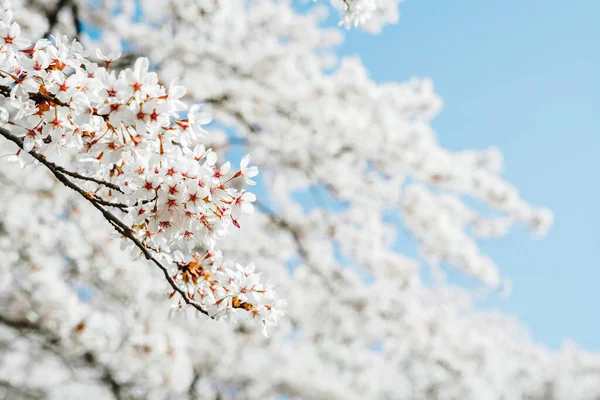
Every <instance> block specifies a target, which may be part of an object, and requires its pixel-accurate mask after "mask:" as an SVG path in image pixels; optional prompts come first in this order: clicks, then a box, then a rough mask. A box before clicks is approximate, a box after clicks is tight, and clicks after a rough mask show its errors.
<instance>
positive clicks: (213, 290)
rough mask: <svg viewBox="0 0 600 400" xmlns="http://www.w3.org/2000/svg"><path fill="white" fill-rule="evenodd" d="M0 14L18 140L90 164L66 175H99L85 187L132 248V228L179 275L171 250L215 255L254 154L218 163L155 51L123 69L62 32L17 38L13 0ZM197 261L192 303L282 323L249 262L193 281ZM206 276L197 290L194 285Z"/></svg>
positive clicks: (2, 66)
mask: <svg viewBox="0 0 600 400" xmlns="http://www.w3.org/2000/svg"><path fill="white" fill-rule="evenodd" d="M1 12H2V15H1V22H0V93H1V94H2V95H4V96H5V97H7V98H9V99H10V100H9V107H8V108H9V109H11V111H12V112H9V111H6V110H4V111H3V114H4V115H5V116H6V118H5V119H6V126H7V127H8V128H9V130H10V131H11V133H12V134H14V135H17V136H18V137H19V138H21V139H22V141H23V149H24V150H25V151H26V152H34V153H36V154H39V155H42V156H44V157H53V156H55V155H57V154H61V153H64V152H67V153H69V154H71V156H72V158H73V159H74V160H75V161H74V162H73V166H75V167H77V168H78V169H79V170H81V171H83V172H82V173H69V175H71V176H74V177H76V178H78V179H80V180H83V181H84V182H85V183H84V184H86V185H88V186H86V188H87V187H91V186H92V185H91V184H90V183H89V182H90V181H93V182H94V187H93V188H90V189H89V191H86V192H85V197H87V199H88V200H90V201H92V202H95V203H96V204H99V205H102V206H104V207H107V208H111V210H114V212H115V213H116V214H118V215H119V216H120V218H121V219H122V221H123V222H124V223H125V224H127V227H128V231H127V232H126V231H124V230H123V229H121V228H118V226H117V228H118V229H117V230H118V232H119V233H121V234H123V236H124V240H125V242H124V243H126V246H128V247H130V248H133V250H134V251H135V252H139V250H140V249H139V248H136V247H135V246H134V243H133V242H132V241H128V240H127V238H126V237H129V239H132V238H135V239H137V240H138V242H139V243H141V244H142V245H143V247H144V248H145V249H147V250H148V251H151V252H152V254H153V255H155V256H156V257H157V259H160V260H162V261H165V262H167V263H168V264H169V265H170V269H171V272H173V274H175V275H177V274H178V273H179V272H177V271H181V268H182V266H181V265H183V264H181V263H180V264H174V262H173V261H174V257H175V258H178V259H181V258H182V255H183V254H192V253H193V251H194V249H195V248H198V247H200V248H202V249H205V250H206V253H205V256H206V255H207V254H214V252H215V246H216V242H217V241H218V240H219V239H220V238H222V237H224V236H225V235H226V234H227V231H228V229H229V228H230V227H231V226H235V227H237V228H239V227H240V222H239V220H240V218H241V217H242V215H243V214H249V213H252V211H253V206H252V202H253V201H255V200H256V197H255V196H254V195H253V194H252V193H250V192H247V191H245V189H238V188H237V187H239V186H241V182H237V183H235V186H236V187H234V182H235V181H242V180H243V181H245V182H246V183H247V184H249V185H252V184H255V182H254V181H252V177H254V176H256V175H257V174H258V169H257V168H256V167H254V166H249V162H250V158H249V157H248V156H246V157H244V158H243V159H242V161H241V164H240V168H239V169H238V170H237V171H231V164H230V163H229V162H227V163H224V164H222V165H220V166H219V165H218V164H217V155H216V153H215V152H214V151H212V150H211V149H205V147H204V146H203V145H202V144H200V143H199V142H200V140H201V138H202V137H203V136H204V135H205V134H206V132H205V131H204V129H203V128H202V125H204V124H206V123H208V122H210V116H209V115H208V114H207V113H205V112H202V111H201V110H200V107H199V106H196V105H194V106H191V107H188V106H187V105H186V104H185V103H184V102H183V101H182V98H183V96H184V95H185V93H186V91H185V89H184V88H183V87H181V86H178V85H176V84H171V85H170V86H169V88H168V89H167V88H165V87H163V86H162V85H161V84H160V83H159V80H158V76H157V75H156V73H154V72H151V71H150V70H149V61H148V59H146V58H140V59H138V60H137V61H136V63H135V66H134V67H133V69H126V70H123V71H121V72H119V73H116V72H115V71H114V70H112V69H111V64H113V61H114V60H115V59H117V58H118V54H109V55H104V54H103V53H102V52H101V51H97V53H96V55H97V58H98V59H100V60H101V63H100V65H98V64H97V63H95V62H92V61H90V60H89V59H88V58H87V57H86V52H85V51H84V49H83V47H82V46H81V44H79V43H78V42H77V41H72V42H69V41H68V39H67V38H66V37H63V36H56V37H55V38H54V40H53V41H50V40H47V39H40V40H37V41H36V42H35V43H33V44H32V43H31V42H29V41H28V40H26V39H24V38H23V37H21V30H20V27H19V24H17V23H16V22H14V21H13V17H12V12H11V10H10V7H9V6H8V5H7V4H6V3H4V4H3V5H2V10H1ZM17 156H18V157H19V158H21V159H25V158H26V157H27V153H25V152H22V151H21V150H19V151H18V152H17ZM125 233H128V234H130V235H131V236H128V235H126V234H125ZM138 247H139V246H138ZM205 258H208V257H207V256H206V257H205ZM194 260H195V259H194ZM190 262H191V263H196V262H197V261H190ZM213 264H214V263H213ZM190 265H192V264H190V263H189V262H188V263H187V266H188V269H187V270H185V271H187V272H185V273H183V275H182V276H181V278H182V279H183V281H184V283H185V284H186V287H187V292H188V296H189V299H187V300H188V301H187V302H190V301H189V300H191V301H193V302H196V304H197V305H199V307H201V309H202V310H205V311H207V310H210V311H207V312H208V313H209V315H211V316H213V317H215V318H220V317H222V316H227V317H229V318H231V317H233V316H234V314H237V313H234V311H237V310H244V311H246V313H247V315H248V316H249V317H250V318H253V319H256V320H258V321H261V322H262V324H263V326H265V327H266V326H267V325H276V323H277V318H278V317H279V316H280V315H282V312H281V311H280V310H279V309H278V308H276V307H275V308H274V307H272V306H271V305H272V304H273V303H274V301H275V292H274V291H273V288H272V286H271V285H266V286H264V287H263V286H260V285H259V284H258V282H259V275H258V274H256V273H255V272H254V268H253V267H252V268H250V267H247V268H245V269H241V271H242V272H243V274H242V275H240V277H238V275H239V274H240V273H241V272H240V270H239V269H238V270H236V269H235V268H234V269H230V268H228V267H227V266H226V265H227V264H224V265H223V266H218V267H214V265H213V267H214V270H213V271H211V273H210V276H213V275H214V278H213V279H209V275H208V274H204V275H203V277H204V279H202V280H197V279H191V278H190V276H195V275H194V274H195V273H197V272H199V270H198V268H195V267H194V268H192V267H190ZM194 265H195V264H194ZM190 271H193V272H190ZM203 271H204V270H203ZM190 274H192V275H190ZM225 275H227V276H229V277H231V278H232V279H224V278H223V276H225ZM242 278H243V279H242ZM206 282H209V283H208V284H205V283H206ZM200 283H202V285H200V286H199V287H197V288H196V290H193V289H192V288H191V287H189V286H190V285H197V284H198V285H199V284H200ZM250 284H251V285H250ZM248 285H250V286H248ZM209 292H210V293H209ZM180 293H182V292H180ZM248 296H250V297H248ZM183 300H186V299H183ZM278 304H279V305H281V304H282V302H281V301H280V302H279V303H278Z"/></svg>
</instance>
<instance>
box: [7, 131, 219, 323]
mask: <svg viewBox="0 0 600 400" xmlns="http://www.w3.org/2000/svg"><path fill="white" fill-rule="evenodd" d="M0 135H2V136H4V137H5V138H6V139H8V140H10V141H11V142H13V143H15V144H16V145H17V146H19V148H21V149H22V150H24V147H23V140H22V139H21V138H19V137H18V136H15V135H13V134H12V133H11V132H10V131H8V130H7V129H5V128H0ZM29 154H30V155H31V156H32V157H33V158H35V159H36V160H37V161H39V162H40V163H41V164H43V165H44V166H45V167H46V168H48V169H49V170H50V172H52V174H53V175H54V176H55V177H56V179H58V180H59V181H60V182H61V183H62V184H63V185H65V186H66V187H68V188H70V189H72V190H74V191H75V192H77V193H79V194H80V195H81V196H82V197H84V198H85V199H87V201H89V202H90V203H91V204H92V205H93V206H94V207H95V208H96V209H97V210H98V211H100V213H102V216H104V218H105V219H106V220H107V221H109V222H110V223H111V224H112V225H113V227H115V229H116V230H117V232H119V233H120V234H121V235H123V236H124V237H126V238H127V239H129V240H131V241H132V242H133V244H135V246H136V247H137V248H138V249H139V250H140V251H141V252H142V254H143V255H144V256H145V257H146V259H147V260H150V261H152V262H153V263H154V264H155V265H156V266H157V267H158V268H160V270H161V271H162V272H163V275H164V276H165V279H166V280H167V282H169V285H170V286H171V287H172V288H173V290H175V291H176V292H177V293H179V294H180V295H181V297H182V298H183V300H184V301H185V303H187V304H189V305H191V306H192V307H194V308H195V309H196V310H198V311H199V312H201V313H202V314H204V315H208V316H210V315H209V313H208V311H206V310H205V309H204V308H203V307H202V306H201V305H200V304H199V303H197V302H196V301H194V300H192V299H190V298H189V297H188V296H187V293H186V292H185V291H184V290H183V289H181V288H180V287H179V286H178V285H177V283H176V282H175V281H174V280H173V278H172V277H171V275H170V274H169V270H168V269H167V267H166V266H164V265H163V264H162V263H161V262H160V261H158V260H157V259H156V258H155V257H154V256H153V255H152V254H151V253H150V251H149V250H148V249H147V248H146V246H145V245H144V244H143V243H142V242H141V241H140V240H139V239H138V238H137V237H136V236H135V234H134V232H133V230H132V229H131V228H130V227H128V226H127V225H125V224H124V223H123V222H121V220H120V219H119V218H117V217H116V216H115V215H114V214H112V213H111V212H110V211H108V210H107V209H106V208H104V206H103V205H102V204H101V203H100V202H99V201H98V199H97V198H96V196H94V195H93V194H92V193H90V192H88V191H85V190H84V189H82V188H80V187H79V186H78V185H76V184H75V183H73V182H71V181H70V180H69V179H68V178H67V176H66V175H65V174H64V173H62V172H61V171H59V170H58V169H57V168H56V167H57V166H56V164H54V163H53V162H50V161H48V160H47V159H46V157H45V156H43V155H41V154H38V153H37V152H35V151H33V150H32V151H29ZM211 318H212V317H211Z"/></svg>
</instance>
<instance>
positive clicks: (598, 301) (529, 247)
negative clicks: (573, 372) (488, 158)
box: [338, 0, 600, 350]
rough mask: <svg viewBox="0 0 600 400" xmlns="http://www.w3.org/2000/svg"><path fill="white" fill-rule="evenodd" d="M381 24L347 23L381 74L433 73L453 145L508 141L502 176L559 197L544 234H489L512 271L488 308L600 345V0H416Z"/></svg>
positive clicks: (531, 194)
mask: <svg viewBox="0 0 600 400" xmlns="http://www.w3.org/2000/svg"><path fill="white" fill-rule="evenodd" d="M400 11H401V18H400V22H399V24H397V25H394V26H390V27H387V28H386V29H385V30H384V31H383V32H382V34H380V35H369V34H366V33H364V32H360V31H351V32H349V34H348V36H347V39H346V42H345V43H344V45H343V46H342V47H341V48H340V50H339V52H338V53H339V54H340V55H353V54H359V55H360V56H361V58H362V60H363V62H364V64H365V65H366V66H367V68H368V70H369V71H370V72H371V76H372V77H373V79H375V80H377V81H382V82H383V81H402V80H406V79H408V78H410V77H413V76H418V77H423V76H427V77H431V78H432V79H433V80H434V82H435V87H436V91H437V93H438V94H440V95H441V96H442V98H443V100H444V107H443V109H442V112H441V114H440V115H439V116H438V117H437V118H436V119H435V120H434V121H433V126H434V128H435V129H436V131H437V133H438V137H439V140H440V141H441V143H442V144H443V145H444V146H445V147H446V148H449V149H453V150H459V149H465V148H486V147H488V146H490V145H496V146H498V147H499V148H500V149H501V150H502V151H503V153H504V158H505V172H504V176H505V177H506V178H507V179H508V180H509V181H511V182H513V183H514V184H515V185H516V186H517V187H518V188H519V189H520V191H521V193H522V194H523V196H524V197H525V198H526V199H527V200H529V201H530V202H532V203H533V204H537V205H543V206H547V207H549V208H551V209H552V210H553V211H554V213H555V224H554V226H553V227H552V229H551V231H550V232H549V234H548V235H547V236H546V238H545V239H543V240H541V241H537V240H534V239H532V238H531V237H530V235H529V234H528V232H527V231H526V230H524V229H517V230H515V231H513V232H512V233H511V234H510V236H509V237H507V238H504V239H500V240H497V239H495V240H491V241H487V242H482V248H483V249H484V250H485V251H486V252H487V253H488V254H489V255H491V256H492V257H493V258H494V260H496V262H497V263H498V264H499V265H500V267H501V270H502V271H503V273H504V275H505V276H508V277H510V278H511V279H512V281H513V292H512V295H511V297H510V298H509V299H506V300H501V299H499V298H497V297H496V296H492V297H490V298H488V299H487V300H486V301H485V302H483V303H482V304H481V306H482V307H491V308H500V309H502V310H504V311H507V312H510V313H513V314H516V315H517V316H518V317H519V318H520V319H521V320H522V321H523V322H524V323H525V325H526V326H527V327H528V328H529V329H530V330H531V332H532V336H533V338H534V339H536V340H539V341H541V342H543V343H546V344H547V345H549V346H551V347H553V348H557V347H558V346H559V345H560V343H561V342H562V340H563V339H566V338H572V339H574V340H575V341H576V342H577V343H579V344H581V345H582V346H583V347H585V348H587V349H590V350H600V312H598V307H599V306H600V234H599V233H598V225H600V211H599V208H598V203H600V189H599V187H600V177H599V176H598V174H599V173H600V154H599V150H598V147H599V146H600V138H599V136H598V133H599V132H600V122H599V118H598V116H600V77H599V75H598V71H599V70H600V51H599V49H600V48H599V45H598V39H599V38H600V23H598V20H599V17H600V2H599V1H594V0H575V1H572V2H565V1H558V0H529V1H527V2H507V1H474V0H455V1H452V2H450V1H439V0H408V1H406V2H405V3H403V4H402V5H401V7H400Z"/></svg>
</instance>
